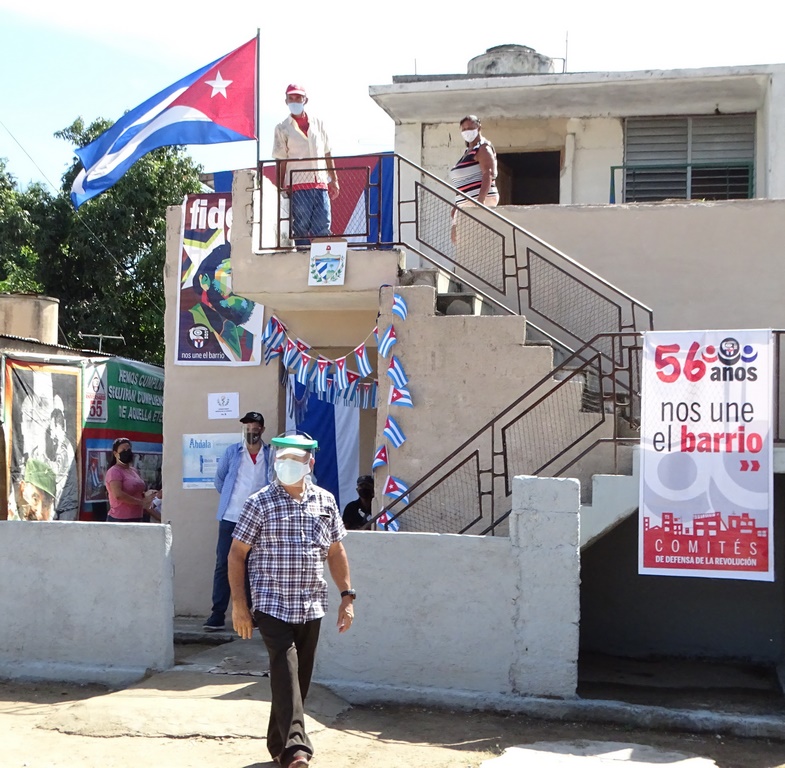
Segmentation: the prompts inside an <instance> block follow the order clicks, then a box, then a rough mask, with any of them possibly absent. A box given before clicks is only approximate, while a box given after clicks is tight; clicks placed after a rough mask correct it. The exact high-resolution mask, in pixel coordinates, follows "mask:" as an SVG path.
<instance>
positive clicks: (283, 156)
mask: <svg viewBox="0 0 785 768" xmlns="http://www.w3.org/2000/svg"><path fill="white" fill-rule="evenodd" d="M327 154H332V149H331V148H330V140H329V138H327V132H326V131H325V130H324V125H323V124H322V121H321V120H319V118H318V117H311V116H310V115H308V135H307V136H306V135H305V134H304V133H303V132H302V131H301V130H300V126H299V125H297V122H296V120H295V119H294V118H293V117H292V116H291V115H289V117H287V118H286V120H284V121H283V122H282V123H278V125H276V126H275V138H274V139H273V157H274V158H275V159H276V160H292V159H293V158H298V157H311V158H319V159H318V160H305V161H303V162H299V163H297V162H289V163H287V164H286V179H285V184H286V186H287V187H288V186H290V185H291V184H292V183H294V184H295V185H299V184H329V183H330V181H332V177H331V175H330V174H329V173H328V172H327V163H325V161H324V157H325V155H327ZM293 171H296V173H295V174H294V177H292V172H293ZM306 171H309V172H310V173H306Z"/></svg>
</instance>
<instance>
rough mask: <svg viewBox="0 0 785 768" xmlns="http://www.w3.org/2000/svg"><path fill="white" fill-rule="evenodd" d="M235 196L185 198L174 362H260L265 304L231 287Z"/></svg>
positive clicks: (250, 363)
mask: <svg viewBox="0 0 785 768" xmlns="http://www.w3.org/2000/svg"><path fill="white" fill-rule="evenodd" d="M231 231H232V196H231V194H228V193H227V194H222V193H221V194H219V193H210V194H204V195H188V196H187V197H186V198H185V201H184V202H183V222H182V233H183V234H182V242H181V245H180V276H179V277H180V280H179V285H178V291H177V333H176V335H177V342H176V344H175V359H174V362H175V364H176V365H259V364H260V363H261V361H262V323H263V322H264V307H263V306H262V305H261V304H257V303H256V302H254V301H251V300H250V299H246V298H244V297H243V296H238V295H237V294H236V293H234V291H233V290H232V265H231Z"/></svg>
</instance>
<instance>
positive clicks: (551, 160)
mask: <svg viewBox="0 0 785 768" xmlns="http://www.w3.org/2000/svg"><path fill="white" fill-rule="evenodd" d="M497 160H498V166H499V175H498V178H497V181H496V185H497V187H498V189H499V204H500V205H549V204H554V205H558V204H559V183H560V176H561V152H559V151H554V152H510V153H505V154H503V155H498V157H497Z"/></svg>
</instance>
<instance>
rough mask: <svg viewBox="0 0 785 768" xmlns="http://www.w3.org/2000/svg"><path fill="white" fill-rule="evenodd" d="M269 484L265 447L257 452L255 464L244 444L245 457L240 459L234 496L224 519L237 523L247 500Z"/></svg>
mask: <svg viewBox="0 0 785 768" xmlns="http://www.w3.org/2000/svg"><path fill="white" fill-rule="evenodd" d="M265 485H267V460H266V459H265V455H264V448H263V447H261V448H260V449H259V453H257V454H256V463H255V464H254V461H253V459H252V458H251V454H250V453H248V448H247V446H245V445H244V446H243V457H242V459H240V466H239V467H238V468H237V480H235V482H234V488H233V489H232V496H231V498H230V499H229V505H228V506H227V507H226V512H224V516H223V519H224V520H228V521H229V522H230V523H236V522H237V521H238V520H239V519H240V512H242V511H243V504H245V500H246V499H247V498H248V497H249V496H250V495H251V494H252V493H256V492H257V491H258V490H259V489H260V488H264V486H265Z"/></svg>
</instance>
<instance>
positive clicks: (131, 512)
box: [104, 437, 161, 523]
mask: <svg viewBox="0 0 785 768" xmlns="http://www.w3.org/2000/svg"><path fill="white" fill-rule="evenodd" d="M133 460H134V452H133V450H132V446H131V441H130V440H128V439H127V438H125V437H118V438H117V440H115V441H114V443H112V459H111V461H110V462H109V469H108V470H107V471H106V478H105V480H104V482H105V483H106V490H107V491H108V492H109V514H108V515H107V516H106V521H107V522H108V523H141V522H143V521H144V517H143V515H144V513H145V512H148V513H150V514H152V516H153V517H157V518H158V522H159V523H160V522H161V518H160V517H158V515H156V514H154V513H153V512H151V510H150V506H151V505H152V503H153V499H154V498H155V496H156V491H146V490H145V482H144V480H142V477H141V475H140V474H139V473H138V472H137V471H136V470H135V469H134V468H133V467H132V466H131V464H132V463H133Z"/></svg>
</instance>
